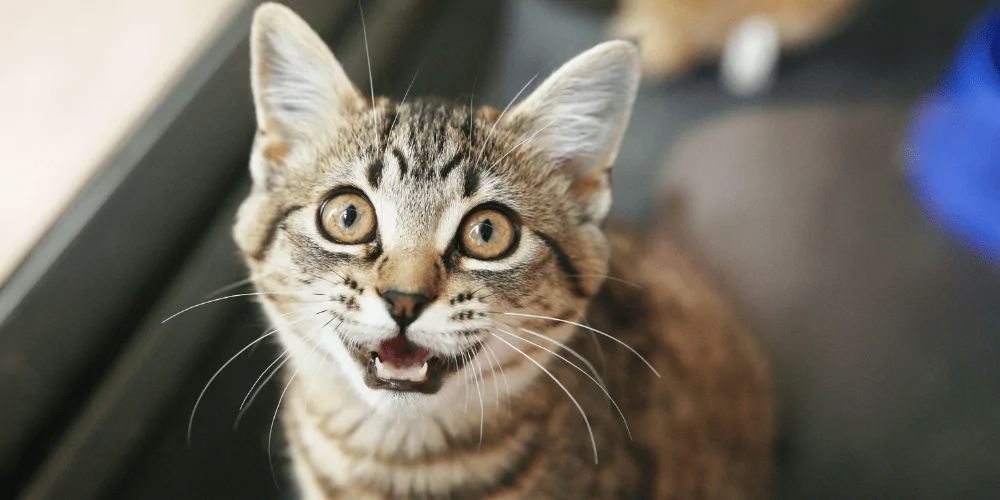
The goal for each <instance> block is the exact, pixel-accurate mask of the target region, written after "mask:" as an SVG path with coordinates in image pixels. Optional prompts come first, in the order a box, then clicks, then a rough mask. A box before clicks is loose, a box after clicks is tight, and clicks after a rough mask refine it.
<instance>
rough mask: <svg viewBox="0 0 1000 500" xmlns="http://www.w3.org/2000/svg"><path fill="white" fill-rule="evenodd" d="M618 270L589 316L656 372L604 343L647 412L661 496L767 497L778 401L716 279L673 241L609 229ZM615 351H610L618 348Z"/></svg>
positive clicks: (640, 409) (644, 430)
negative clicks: (773, 400)
mask: <svg viewBox="0 0 1000 500" xmlns="http://www.w3.org/2000/svg"><path fill="white" fill-rule="evenodd" d="M608 233H609V236H610V240H611V246H612V252H611V254H612V258H611V271H610V273H609V278H608V281H607V282H606V284H605V285H604V287H603V289H602V291H601V292H600V294H599V295H598V297H597V298H595V300H594V301H593V303H592V306H591V308H590V310H589V311H588V317H589V318H590V319H591V321H593V322H594V324H595V325H599V326H598V328H599V329H602V330H604V331H607V332H609V333H613V334H614V335H615V336H616V337H618V338H620V339H621V340H623V341H624V342H626V343H628V344H629V345H632V346H634V347H635V348H636V349H637V350H638V351H639V352H640V353H641V354H642V355H643V356H645V357H646V358H647V359H648V360H649V361H650V362H651V364H652V365H653V366H654V367H655V368H656V369H657V371H658V372H659V374H660V377H656V376H655V375H654V374H652V372H651V371H650V370H649V369H648V367H646V366H645V365H644V364H643V363H642V362H641V361H637V360H636V358H630V357H629V356H628V355H629V354H630V353H628V352H627V351H626V352H620V351H622V350H621V349H608V348H605V349H604V352H605V353H606V354H607V355H608V357H609V359H608V360H606V363H607V364H608V365H609V366H614V367H615V368H614V373H613V374H612V377H613V378H614V380H613V381H612V382H611V383H612V384H613V385H614V386H615V388H616V390H617V391H619V393H620V394H623V395H627V397H626V399H628V400H630V411H632V412H634V414H640V415H642V416H643V417H642V421H641V423H640V424H639V425H636V426H635V427H636V428H638V429H639V430H638V432H637V433H636V434H637V435H636V436H635V441H636V442H637V443H641V444H642V446H643V447H644V448H646V453H648V454H649V455H650V456H649V457H648V458H650V459H651V460H649V461H647V463H649V464H650V465H651V467H652V469H653V470H651V471H649V472H651V473H652V474H653V476H652V477H653V481H654V484H653V487H654V489H655V490H656V495H654V497H655V498H676V499H689V498H690V499H694V498H732V499H750V498H762V497H765V496H766V494H767V492H768V491H769V485H770V479H771V477H770V475H771V471H770V464H771V460H772V456H771V455H772V448H771V443H772V437H773V421H772V420H773V403H772V395H771V388H770V381H769V373H768V370H767V365H766V362H765V360H764V358H763V356H762V355H761V353H760V351H759V350H758V347H757V344H756V342H755V341H754V339H753V338H752V337H751V336H750V334H749V333H748V332H747V331H746V330H745V329H744V327H743V325H742V323H741V322H740V321H739V319H738V318H737V316H736V315H735V314H734V312H733V310H732V308H731V307H730V306H729V305H728V304H727V303H726V301H725V300H724V298H723V297H722V295H721V294H719V293H718V292H717V291H716V290H715V289H714V287H713V286H712V283H711V282H710V280H708V279H707V278H706V277H705V275H703V274H702V273H701V272H700V271H699V270H698V269H696V267H695V265H694V264H693V262H692V261H691V260H690V259H689V258H688V257H687V256H686V255H684V254H683V253H682V252H681V251H680V250H679V249H678V248H677V247H676V246H675V245H673V244H672V243H671V242H670V241H668V240H666V239H663V238H657V239H640V238H637V237H635V236H633V235H631V234H630V233H629V232H627V231H625V230H621V229H615V228H611V229H609V231H608ZM612 352H613V354H612Z"/></svg>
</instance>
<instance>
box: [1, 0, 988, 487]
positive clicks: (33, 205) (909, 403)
mask: <svg viewBox="0 0 1000 500" xmlns="http://www.w3.org/2000/svg"><path fill="white" fill-rule="evenodd" d="M256 3H257V2H246V1H244V0H198V1H194V0H171V1H165V0H130V1H128V2H126V1H123V0H94V1H90V2H71V1H69V0H43V1H36V2H5V3H3V4H2V5H0V13H2V14H3V15H2V16H0V26H2V27H3V28H4V29H3V30H2V32H3V35H0V36H2V37H4V42H5V43H2V44H0V63H2V64H3V67H4V69H5V71H4V72H3V73H2V74H0V107H2V109H3V110H4V117H5V119H4V121H3V123H4V125H3V133H2V134H0V149H2V150H3V151H4V152H5V160H4V161H3V162H2V163H0V169H2V170H0V179H2V182H0V283H2V285H0V398H2V399H0V401H2V404H0V498H16V499H50V498H51V499H57V498H58V499H64V498H73V499H97V498H123V499H125V498H128V499H131V498H142V499H147V498H149V499H160V498H163V499H167V498H171V499H173V498H243V499H252V498H284V497H288V495H289V491H290V490H289V488H288V487H287V485H286V486H284V487H281V486H279V487H276V485H275V481H274V480H273V479H272V473H271V470H270V468H269V463H268V456H267V439H268V427H269V425H270V422H271V417H272V415H273V411H274V408H275V405H276V404H277V397H278V390H279V389H280V387H276V386H275V385H272V386H267V388H266V389H265V392H264V393H263V394H262V396H261V398H260V399H259V400H258V401H257V403H256V404H255V406H253V407H252V408H251V409H250V411H249V412H248V413H247V415H246V416H245V418H244V419H243V421H242V422H241V423H240V425H239V427H238V428H235V429H234V425H233V420H234V419H235V417H236V413H237V408H238V407H239V402H240V400H242V398H243V396H244V394H245V391H246V390H247V388H248V387H250V384H251V383H252V382H253V380H254V379H255V378H256V377H257V375H258V374H259V373H261V371H262V370H263V369H264V368H265V367H266V366H267V365H268V364H269V363H270V362H271V360H272V359H273V358H274V355H275V354H276V353H275V351H274V350H273V348H272V347H271V346H266V347H261V348H260V349H259V350H256V352H254V353H253V354H252V355H250V356H244V357H240V358H239V359H237V360H236V362H234V363H232V364H231V365H230V366H229V368H227V369H226V370H225V371H223V372H222V374H221V375H220V376H219V377H218V379H216V380H215V382H214V383H213V385H212V387H211V388H210V389H209V390H208V391H207V392H206V393H205V398H204V400H203V401H202V402H201V406H200V408H199V412H198V414H197V416H196V419H195V420H194V425H193V428H192V430H193V432H192V435H191V442H190V444H188V443H187V442H186V439H185V438H186V433H187V426H188V418H189V416H190V412H191V408H192V406H193V405H194V402H195V400H196V398H197V397H198V395H199V392H200V391H201V390H202V388H203V387H204V385H205V383H206V382H207V381H208V380H209V378H210V377H211V376H212V375H213V373H215V371H216V370H217V369H218V368H219V367H220V366H222V364H223V363H224V362H225V361H226V360H227V359H228V358H229V357H230V356H231V355H232V354H233V353H235V352H236V351H237V350H238V349H239V348H240V347H242V346H243V345H245V344H246V343H247V342H248V341H249V340H251V339H253V338H255V336H256V335H259V334H260V332H261V331H263V329H264V328H265V322H264V320H263V318H262V316H261V315H260V314H259V313H258V312H257V310H256V307H255V305H254V304H253V303H252V302H251V301H249V300H244V299H234V300H226V301H221V302H218V303H216V304H213V305H212V306H206V307H203V308H200V309H198V310H195V311H192V312H191V313H189V314H185V315H183V316H180V317H178V318H177V319H176V320H172V321H171V322H169V323H166V324H162V323H161V321H162V320H163V319H164V318H166V317H168V316H170V315H171V314H173V313H174V312H177V311H179V310H181V309H184V308H185V307H187V306H190V305H192V304H195V303H198V302H201V301H202V300H205V299H206V298H207V297H209V296H213V294H216V295H217V291H218V290H219V289H220V288H223V287H227V286H229V285H230V284H233V283H236V282H238V281H239V280H241V279H242V278H244V277H245V272H244V270H243V267H242V264H241V262H240V260H239V257H238V254H237V251H236V248H235V246H234V244H233V243H232V241H231V237H230V225H231V223H232V220H233V214H234V210H235V207H236V205H237V204H238V202H239V201H240V199H241V198H242V197H243V196H244V195H245V194H246V191H247V189H248V179H247V175H246V165H247V156H248V152H249V147H250V142H251V140H252V136H253V132H254V127H255V125H254V122H253V113H252V108H251V105H252V103H251V100H250V94H249V79H248V76H249V72H248V63H249V59H248V49H247V44H246V37H247V34H248V32H249V26H250V16H251V13H252V10H253V7H254V5H255V4H256ZM287 3H288V4H289V5H290V6H291V7H292V8H293V9H294V10H296V11H297V12H299V13H300V14H301V15H302V16H303V17H304V18H305V19H306V20H307V21H308V22H310V24H311V25H313V26H314V27H315V28H316V29H317V31H318V32H320V34H321V35H323V36H324V38H325V39H326V40H327V41H328V43H330V44H331V46H332V47H333V48H334V51H335V52H336V54H337V56H338V58H339V59H340V60H341V62H342V63H343V64H344V66H345V69H346V70H347V72H348V73H349V74H350V76H351V77H352V78H353V79H354V80H355V81H363V80H364V79H366V78H367V76H368V75H367V71H368V68H367V64H366V62H365V47H364V43H363V38H362V32H361V22H360V16H359V10H358V3H357V2H355V1H354V0H293V1H289V2H287ZM361 4H362V6H363V8H364V13H365V21H366V25H367V30H368V35H369V42H370V54H371V66H372V73H373V80H374V86H375V90H376V92H377V93H380V94H388V95H391V96H394V97H396V98H397V99H398V98H400V97H401V96H402V94H403V92H404V91H405V90H406V87H407V85H408V84H409V83H410V81H411V78H413V75H414V74H415V72H416V70H417V68H418V67H419V68H420V72H419V76H418V77H417V79H416V80H415V83H414V85H413V89H412V90H411V91H410V92H411V94H412V95H430V94H433V95H443V96H454V97H456V98H459V99H463V100H467V99H468V98H469V97H470V94H471V95H472V96H474V99H475V101H476V103H477V104H480V103H481V104H487V103H488V104H492V105H494V106H497V107H503V106H505V105H506V103H507V102H508V101H509V100H510V99H512V98H513V97H514V96H515V95H516V94H517V92H518V91H519V90H520V89H521V88H522V87H523V86H524V85H525V83H526V82H528V81H529V80H530V79H531V78H532V77H533V76H534V75H536V74H538V73H541V74H542V75H545V74H547V73H548V72H551V71H552V70H554V69H555V68H557V67H558V66H559V65H560V64H561V63H562V62H564V61H566V60H567V59H569V58H570V57H572V56H573V55H575V54H577V53H578V52H580V51H582V50H584V49H586V48H588V47H590V46H592V45H594V44H596V43H597V42H599V41H601V40H604V39H607V38H609V37H612V36H616V35H623V36H630V37H633V38H636V39H637V40H638V41H639V42H640V44H641V45H642V48H643V51H644V52H645V53H647V54H650V55H649V57H648V58H647V59H646V60H645V61H644V64H645V66H646V67H645V70H646V74H647V80H646V81H645V82H644V84H643V86H642V88H641V89H640V93H639V97H638V99H637V103H636V108H635V112H634V114H633V117H632V123H631V125H630V129H629V132H628V134H627V136H626V139H625V143H624V145H623V147H622V151H621V153H620V155H619V158H618V161H617V163H616V166H615V187H614V190H615V193H614V195H615V207H614V213H613V215H614V216H615V217H617V218H618V219H620V220H624V221H626V222H628V223H630V224H632V225H634V226H637V227H640V228H644V229H645V230H647V231H649V232H651V233H652V234H655V235H657V236H665V235H666V237H670V238H672V239H674V240H676V241H678V242H680V244H682V245H684V246H685V247H687V248H688V249H689V250H690V251H691V252H692V253H693V254H694V255H695V257H696V259H697V260H698V261H699V262H700V263H701V264H702V265H703V266H704V267H705V268H706V269H708V270H709V271H710V272H711V273H712V274H713V276H715V279H716V280H717V282H718V283H719V284H720V286H722V287H723V288H724V289H725V290H726V291H727V293H729V294H730V296H732V297H733V298H734V300H735V301H736V303H737V304H738V307H739V309H740V311H741V313H742V315H743V316H744V317H745V318H746V319H747V320H748V322H749V323H750V324H751V325H752V326H753V329H754V331H755V332H756V333H757V335H758V337H759V338H760V339H761V342H762V344H763V346H764V347H765V350H766V351H767V353H768V354H769V356H770V358H771V360H772V367H773V370H774V373H775V378H776V389H777V393H778V395H779V399H780V405H781V414H780V421H779V428H780V435H781V442H780V443H779V450H778V455H779V456H778V463H779V469H778V478H777V490H778V498H787V499H798V498H811V499H827V498H829V499H840V498H851V499H884V498H901V499H939V498H963V499H966V498H968V499H978V498H984V499H986V498H996V495H997V494H996V491H1000V473H998V471H1000V363H998V360H1000V271H998V268H997V264H996V262H997V261H996V260H991V259H992V258H994V257H995V255H997V254H996V250H995V248H991V247H989V246H988V241H986V240H984V239H983V238H977V237H976V235H977V234H979V233H974V232H970V231H966V230H964V229H963V228H966V227H968V224H966V225H963V224H962V223H957V222H956V220H959V219H961V221H965V222H968V221H969V220H970V219H969V217H973V218H976V217H978V219H977V220H979V219H982V220H986V221H987V222H989V221H991V220H992V221H994V227H995V221H996V220H1000V219H996V218H993V219H990V217H988V216H990V215H992V214H993V213H991V212H988V211H986V209H985V208H983V209H981V210H980V209H979V208H976V207H983V206H985V205H975V206H974V207H973V209H963V210H958V209H953V208H949V207H953V206H954V205H949V204H947V203H944V202H940V203H939V202H938V201H937V200H938V198H936V197H935V194H934V193H937V192H938V191H936V188H934V186H938V185H940V184H941V183H942V182H945V181H942V180H941V179H942V177H941V175H944V174H947V175H950V176H951V177H947V178H948V179H951V178H953V177H955V175H952V174H953V173H955V172H958V171H960V170H962V169H963V168H966V167H968V169H969V170H974V171H975V172H977V175H978V176H979V177H975V179H976V180H975V182H971V181H967V182H965V183H952V184H954V185H961V186H966V187H968V186H969V185H975V186H979V187H983V186H985V187H986V188H991V189H994V190H1000V181H998V179H1000V174H998V173H997V172H1000V165H997V164H996V162H992V163H991V161H992V160H990V158H991V157H990V156H989V154H993V155H996V154H998V152H1000V151H998V149H997V146H996V144H1000V134H994V135H990V134H985V135H982V137H980V138H979V141H980V142H978V143H975V144H971V143H970V144H964V143H963V151H964V152H965V153H968V151H969V150H970V149H975V148H980V149H983V150H984V151H986V153H984V154H983V155H980V156H976V155H971V154H964V155H963V154H951V152H948V151H945V150H942V149H941V147H940V143H941V141H938V142H937V143H935V142H934V141H932V140H930V139H928V138H929V137H930V138H939V136H941V134H939V133H938V130H939V126H943V125H940V124H941V123H947V124H950V125H949V126H955V124H962V123H965V121H964V120H966V118H967V115H968V113H965V114H963V113H957V112H954V110H955V109H966V107H969V108H973V109H979V110H993V109H997V108H995V107H991V106H996V102H998V101H1000V97H998V96H1000V84H998V85H997V86H996V87H995V88H993V87H990V85H992V83H991V82H993V80H997V81H1000V78H998V77H997V75H998V74H1000V73H998V72H997V66H998V64H997V63H998V62H1000V43H996V42H994V41H993V40H994V38H995V37H993V35H994V34H995V33H996V29H995V28H993V29H992V30H991V29H986V30H980V31H975V29H976V28H975V27H976V26H977V25H980V24H979V23H983V22H987V23H988V21H989V19H990V17H989V15H990V13H991V12H994V11H993V10H990V9H991V8H993V7H991V5H993V4H991V2H989V1H987V0H952V1H949V2H942V1H940V0H856V1H848V0H829V1H827V2H823V1H818V0H800V1H795V0H787V1H785V2H774V1H765V0H760V1H755V0H731V1H730V0H704V1H700V2H692V1H689V0H646V1H642V0H620V1H614V0H506V1H501V0H492V1H479V0H477V1H475V2H471V1H463V0H368V1H364V0H363V1H362V2H361ZM984 16H985V17H984ZM761 19H763V20H764V22H763V23H761V22H760V21H761ZM747 20H750V21H749V22H745V21H747ZM997 25H1000V24H997ZM969 30H973V31H969ZM967 33H969V34H968V35H966V34H967ZM963 40H964V42H963ZM963 44H964V45H963ZM970 44H971V45H970ZM977 44H978V45H977ZM962 47H965V48H962ZM970 47H971V48H970ZM779 49H780V51H779ZM977 50H978V51H979V52H976V51H977ZM779 52H780V57H777V54H778V53H779ZM973 53H975V54H980V53H981V55H983V57H982V61H984V62H983V64H984V66H982V67H978V66H977V68H978V69H977V70H982V71H985V72H986V73H984V74H985V75H986V76H983V74H980V73H975V74H973V77H969V78H967V80H969V81H974V82H976V84H975V85H976V86H975V88H974V91H968V88H969V87H968V85H966V86H965V87H963V86H962V85H958V86H957V87H956V84H955V82H956V81H962V82H964V81H966V80H963V79H962V77H959V76H955V75H957V74H958V75H961V74H964V73H962V71H961V68H962V67H963V66H962V64H963V61H972V60H973V59H974V57H973V56H970V55H969V54H973ZM991 54H992V55H991ZM975 60H977V61H978V60H979V59H975ZM720 61H722V62H721V67H720ZM769 61H771V62H773V64H771V63H769ZM956 67H959V69H957V70H956V69H955V68H956ZM949 68H950V69H949ZM949 75H950V76H949ZM966 76H967V75H966ZM956 89H958V90H956ZM956 95H962V96H966V95H972V96H974V98H973V97H969V98H968V99H966V98H964V97H963V100H962V102H963V103H966V104H965V105H964V106H966V107H961V106H958V107H956V106H951V107H949V105H948V103H950V102H952V101H954V99H955V97H954V96H956ZM942 96H943V97H942ZM949 99H951V100H949ZM994 99H996V100H994ZM942 103H944V104H942ZM969 103H971V104H969ZM935 106H936V107H935ZM942 106H944V107H945V108H947V109H949V110H951V111H953V112H952V113H951V114H949V115H947V116H946V117H945V118H941V117H940V115H935V114H933V113H931V114H928V113H926V112H925V111H926V110H928V109H938V110H939V109H941V108H942ZM928 116H930V117H931V118H927V117H928ZM990 116H995V117H998V116H1000V115H998V114H994V115H990ZM935 117H937V118H935ZM935 120H937V121H935ZM984 120H985V121H984ZM975 123H976V124H977V125H976V127H975V129H976V130H987V131H988V130H992V129H989V128H988V125H989V124H991V123H993V124H995V123H996V120H994V121H992V122H991V121H990V119H988V118H982V120H980V121H978V122H975ZM936 127H938V128H936ZM983 127H987V128H985V129H984V128H983ZM958 129H959V130H960V131H961V130H966V131H967V130H972V129H971V128H965V129H963V128H962V127H958ZM949 130H952V129H949ZM996 130H1000V126H998V128H997V129H996ZM952 132H954V130H952ZM935 134H936V135H935ZM963 137H964V136H963ZM977 137H979V136H977ZM984 141H985V142H984ZM945 143H946V144H947V141H945ZM934 144H937V146H935V147H937V149H933V148H932V145H934ZM942 151H944V152H942ZM940 158H959V159H962V161H965V159H967V158H968V159H969V160H968V162H966V163H968V165H967V164H966V163H962V162H958V163H949V164H947V165H945V167H940V165H939V163H940V162H938V163H935V161H938V160H939V159H940ZM972 158H975V161H973V159H972ZM984 158H986V159H984ZM932 160H933V161H932ZM956 161H957V160H956ZM969 162H971V163H969ZM973 163H974V164H973ZM935 169H937V170H935ZM931 171H934V172H937V173H938V174H940V173H941V172H944V174H941V175H937V177H935V179H938V180H936V181H934V182H935V183H934V184H932V183H931V182H930V181H927V179H928V178H929V177H930V176H929V174H927V172H931ZM956 175H957V174H956ZM928 186H931V187H928ZM968 189H971V188H968ZM949 192H950V193H952V195H953V196H957V199H959V200H967V199H972V197H973V196H980V195H981V194H982V193H972V191H963V190H962V189H959V188H954V189H951V191H949ZM956 193H957V194H956ZM966 193H972V194H966ZM977 199H978V198H977ZM996 199H997V198H995V197H994V198H992V200H993V203H994V204H996V203H997V202H996ZM970 210H971V211H970ZM970 213H971V214H972V215H971V216H970V215H969V214H970ZM963 217H964V218H963ZM984 241H985V243H984ZM231 290H233V291H232V292H230V293H240V292H242V291H246V290H247V288H245V287H244V288H238V287H234V288H231ZM280 448H281V447H280V446H279V445H277V443H276V446H275V447H274V449H275V462H276V463H281V461H282V458H283V457H282V456H281V452H280V451H279V450H280ZM277 476H278V482H279V483H281V482H282V480H281V478H282V474H281V470H280V468H279V470H278V474H277Z"/></svg>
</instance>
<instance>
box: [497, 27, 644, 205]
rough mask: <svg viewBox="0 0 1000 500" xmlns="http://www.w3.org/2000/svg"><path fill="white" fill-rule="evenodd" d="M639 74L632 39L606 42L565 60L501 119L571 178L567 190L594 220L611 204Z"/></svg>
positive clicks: (636, 53) (637, 52)
mask: <svg viewBox="0 0 1000 500" xmlns="http://www.w3.org/2000/svg"><path fill="white" fill-rule="evenodd" d="M640 73H641V70H640V66H639V50H638V48H637V47H636V46H635V44H633V43H631V42H628V41H624V40H616V41H611V42H605V43H602V44H600V45H598V46H596V47H594V48H592V49H590V50H588V51H586V52H584V53H582V54H580V55H578V56H576V57H575V58H573V59H572V60H571V61H569V62H568V63H566V64H564V65H563V66H562V67H561V68H559V69H558V70H557V71H556V72H555V73H554V74H552V76H550V77H549V78H548V79H547V80H545V82H543V83H542V84H541V85H540V86H539V87H538V89H536V90H535V91H534V92H533V93H532V94H531V95H530V96H529V97H528V98H527V99H525V100H524V101H523V102H521V103H520V104H518V105H517V106H516V107H515V108H514V109H513V110H512V111H511V113H510V114H509V116H508V118H505V121H508V120H509V121H508V123H510V124H511V125H514V126H516V127H517V128H518V129H520V130H522V131H523V134H527V136H526V137H525V139H528V137H530V139H528V140H530V141H532V143H533V144H534V145H535V146H536V147H537V148H539V149H541V150H542V151H545V152H547V153H548V155H549V156H550V159H551V161H553V162H554V163H556V164H558V165H560V166H561V167H562V169H563V171H564V172H565V173H567V174H568V175H570V176H571V177H572V178H573V179H574V181H575V182H574V186H573V190H572V194H573V195H574V196H576V197H577V198H578V200H579V201H580V202H581V204H582V206H583V207H584V209H585V210H586V211H587V213H588V215H589V216H590V217H591V218H592V219H593V220H595V221H600V220H603V219H604V217H605V216H606V215H607V213H608V210H609V209H610V208H611V180H610V173H611V166H612V165H613V164H614V161H615V156H617V154H618V148H619V146H620V145H621V140H622V136H623V135H624V134H625V128H626V127H627V126H628V121H629V116H630V115H631V113H632V104H633V102H634V101H635V94H636V91H637V89H638V87H639V78H640ZM532 134H536V135H534V136H532Z"/></svg>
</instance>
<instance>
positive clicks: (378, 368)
mask: <svg viewBox="0 0 1000 500" xmlns="http://www.w3.org/2000/svg"><path fill="white" fill-rule="evenodd" d="M375 376H377V377H378V378H381V379H385V378H388V376H387V375H386V373H385V367H383V366H382V360H381V359H378V356H375Z"/></svg>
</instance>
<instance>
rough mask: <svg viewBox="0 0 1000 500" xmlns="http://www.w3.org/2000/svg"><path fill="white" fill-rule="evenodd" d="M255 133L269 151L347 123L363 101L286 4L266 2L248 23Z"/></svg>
mask: <svg viewBox="0 0 1000 500" xmlns="http://www.w3.org/2000/svg"><path fill="white" fill-rule="evenodd" d="M250 58H251V79H252V86H253V97H254V105H255V106H256V111H257V127H258V130H259V136H260V137H261V138H262V139H264V140H265V141H266V142H267V144H266V146H265V151H270V154H269V156H279V155H280V154H279V153H281V152H284V151H287V150H289V149H291V148H294V147H295V145H296V143H300V142H305V141H309V140H310V139H315V138H316V136H317V134H328V133H330V132H331V131H333V130H336V129H337V128H339V127H342V126H344V125H346V121H345V119H344V116H346V115H347V112H346V111H347V110H348V109H352V108H354V107H356V106H363V105H364V103H365V102H366V101H365V100H364V98H363V97H362V95H361V94H360V92H358V89H357V88H356V87H355V86H354V84H353V83H351V81H350V79H348V77H347V74H346V73H344V69H343V68H342V67H341V66H340V63H338V62H337V59H336V58H334V56H333V53H332V52H330V49H329V48H327V46H326V44H325V43H323V40H321V39H320V37H319V35H317V34H316V32H314V31H313V30H312V28H310V27H309V25H308V24H306V22H305V21H303V20H302V18H300V17H299V16H297V15H296V14H295V13H294V12H292V11H291V10H290V9H289V8H287V7H285V6H283V5H280V4H275V3H265V4H263V5H261V6H260V7H258V8H257V11H256V12H255V13H254V18H253V26H252V27H251V29H250Z"/></svg>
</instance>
